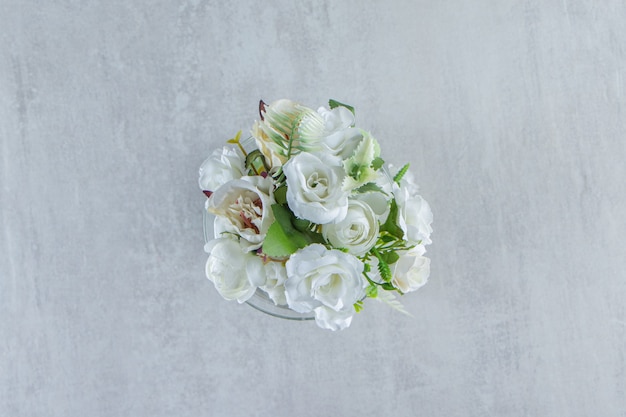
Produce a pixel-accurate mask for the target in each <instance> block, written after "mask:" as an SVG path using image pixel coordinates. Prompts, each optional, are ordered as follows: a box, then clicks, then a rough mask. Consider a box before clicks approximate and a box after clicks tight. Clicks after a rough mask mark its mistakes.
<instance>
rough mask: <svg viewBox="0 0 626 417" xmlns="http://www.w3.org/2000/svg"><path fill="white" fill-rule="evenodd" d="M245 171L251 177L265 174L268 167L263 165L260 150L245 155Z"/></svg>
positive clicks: (263, 159)
mask: <svg viewBox="0 0 626 417" xmlns="http://www.w3.org/2000/svg"><path fill="white" fill-rule="evenodd" d="M246 169H247V170H248V171H249V172H250V173H251V174H253V175H259V174H260V173H261V172H267V169H268V167H267V166H266V163H265V156H263V154H262V153H261V151H260V150H258V149H255V150H253V151H252V152H250V153H248V155H246Z"/></svg>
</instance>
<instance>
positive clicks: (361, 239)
mask: <svg viewBox="0 0 626 417" xmlns="http://www.w3.org/2000/svg"><path fill="white" fill-rule="evenodd" d="M378 231H379V225H378V218H377V216H376V214H375V213H374V211H373V210H372V209H371V208H370V206H368V205H367V204H366V203H364V202H363V201H359V200H353V199H350V200H349V201H348V212H347V214H346V217H345V218H344V219H343V220H342V221H340V222H338V223H329V224H325V225H323V226H322V235H323V236H324V238H325V239H326V240H327V241H328V242H329V243H330V244H331V245H333V246H334V247H336V248H344V249H347V250H348V252H349V253H351V254H353V255H355V256H361V255H364V254H365V253H367V251H369V250H370V249H371V248H372V246H374V245H375V244H376V240H377V239H378Z"/></svg>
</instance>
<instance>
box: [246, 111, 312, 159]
mask: <svg viewBox="0 0 626 417" xmlns="http://www.w3.org/2000/svg"><path fill="white" fill-rule="evenodd" d="M261 117H262V120H260V121H257V122H255V124H254V126H253V127H252V136H253V137H254V139H255V140H256V143H257V146H258V148H259V150H260V151H261V153H262V154H263V155H264V156H265V160H266V162H267V163H268V164H269V165H270V167H271V168H276V167H279V166H281V165H283V164H284V163H285V162H287V160H288V157H289V156H290V155H295V154H297V153H299V152H301V151H309V152H310V151H315V150H318V149H321V145H320V140H321V138H322V137H323V134H324V128H325V124H324V119H323V118H322V116H320V115H319V114H318V113H317V112H315V111H314V110H312V109H310V108H308V107H305V106H302V105H301V104H298V103H295V102H293V101H291V100H285V99H282V100H278V101H275V102H273V103H271V104H270V105H262V109H261Z"/></svg>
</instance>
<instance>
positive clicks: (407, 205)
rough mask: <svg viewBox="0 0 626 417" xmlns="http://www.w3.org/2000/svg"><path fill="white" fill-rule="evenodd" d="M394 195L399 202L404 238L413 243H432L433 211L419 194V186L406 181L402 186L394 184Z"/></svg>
mask: <svg viewBox="0 0 626 417" xmlns="http://www.w3.org/2000/svg"><path fill="white" fill-rule="evenodd" d="M394 195H395V197H396V202H397V203H398V225H399V226H400V228H401V229H402V231H403V232H404V238H405V239H406V240H408V241H409V242H411V243H419V242H420V241H421V244H423V245H429V244H431V243H432V241H431V240H430V234H431V233H432V231H433V229H432V227H431V223H432V222H433V213H432V211H431V210H430V206H429V205H428V203H427V202H426V200H424V199H423V198H422V196H420V195H419V194H417V186H416V185H414V184H413V183H411V182H405V181H402V182H401V186H400V187H398V186H397V185H395V184H394Z"/></svg>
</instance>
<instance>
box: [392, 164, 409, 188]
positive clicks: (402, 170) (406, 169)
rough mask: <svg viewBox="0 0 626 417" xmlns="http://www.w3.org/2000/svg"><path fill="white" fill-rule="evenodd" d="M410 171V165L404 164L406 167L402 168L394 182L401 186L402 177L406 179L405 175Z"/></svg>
mask: <svg viewBox="0 0 626 417" xmlns="http://www.w3.org/2000/svg"><path fill="white" fill-rule="evenodd" d="M408 170H409V164H404V166H403V167H402V168H400V171H398V173H397V174H396V175H395V176H394V177H393V181H394V182H395V183H396V184H398V185H400V181H401V180H402V177H404V174H406V173H407V171H408Z"/></svg>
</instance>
